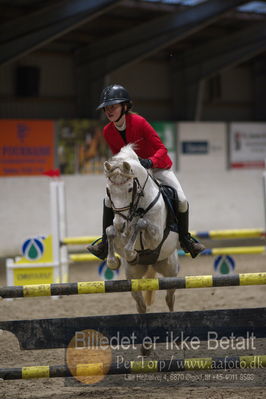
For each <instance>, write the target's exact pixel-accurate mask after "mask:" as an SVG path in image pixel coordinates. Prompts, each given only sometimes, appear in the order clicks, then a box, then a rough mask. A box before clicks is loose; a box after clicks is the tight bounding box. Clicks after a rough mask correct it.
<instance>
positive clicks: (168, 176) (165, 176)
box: [152, 168, 188, 212]
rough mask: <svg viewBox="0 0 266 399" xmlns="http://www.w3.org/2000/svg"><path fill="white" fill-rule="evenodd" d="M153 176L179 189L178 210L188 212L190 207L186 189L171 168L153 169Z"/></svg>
mask: <svg viewBox="0 0 266 399" xmlns="http://www.w3.org/2000/svg"><path fill="white" fill-rule="evenodd" d="M152 172H153V176H154V177H155V179H156V180H158V181H159V182H160V183H162V184H167V185H168V186H171V187H173V188H174V189H175V190H176V191H177V195H178V210H179V212H186V211H187V209H188V202H187V199H186V196H185V194H184V191H183V189H182V187H181V184H180V183H179V181H178V179H177V177H176V175H175V174H174V172H173V171H172V170H170V169H156V168H154V169H152Z"/></svg>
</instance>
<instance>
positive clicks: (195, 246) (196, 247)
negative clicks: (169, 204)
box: [175, 200, 205, 258]
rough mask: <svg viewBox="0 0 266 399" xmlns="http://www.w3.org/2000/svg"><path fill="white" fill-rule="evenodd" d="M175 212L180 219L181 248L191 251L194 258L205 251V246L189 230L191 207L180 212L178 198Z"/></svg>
mask: <svg viewBox="0 0 266 399" xmlns="http://www.w3.org/2000/svg"><path fill="white" fill-rule="evenodd" d="M175 212H176V217H177V220H178V231H179V241H180V245H181V248H182V249H183V250H184V251H185V252H187V253H190V255H191V257H192V258H196V256H198V255H199V254H200V253H201V252H202V251H204V249H205V247H204V245H203V244H201V243H200V242H199V241H197V240H196V239H195V238H193V237H192V236H191V234H190V233H189V231H188V214H189V207H188V208H187V210H186V212H180V211H179V210H178V200H176V201H175Z"/></svg>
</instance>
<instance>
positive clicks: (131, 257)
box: [125, 218, 147, 263]
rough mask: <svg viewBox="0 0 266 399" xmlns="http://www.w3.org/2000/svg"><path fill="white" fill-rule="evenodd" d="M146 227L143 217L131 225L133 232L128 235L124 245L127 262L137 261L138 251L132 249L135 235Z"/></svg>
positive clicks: (135, 238)
mask: <svg viewBox="0 0 266 399" xmlns="http://www.w3.org/2000/svg"><path fill="white" fill-rule="evenodd" d="M146 228H147V221H146V220H145V219H143V218H141V219H139V220H138V221H137V223H135V224H134V226H133V229H132V230H133V233H132V234H131V236H130V237H129V240H128V242H127V245H126V246H125V255H126V260H127V262H129V263H132V262H134V263H137V257H138V253H137V251H136V250H135V249H134V248H135V244H136V240H137V236H138V234H139V232H140V231H141V230H145V229H146Z"/></svg>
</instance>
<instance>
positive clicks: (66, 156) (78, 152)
mask: <svg viewBox="0 0 266 399" xmlns="http://www.w3.org/2000/svg"><path fill="white" fill-rule="evenodd" d="M56 130H57V138H58V162H59V168H60V172H61V173H62V174H77V173H80V174H88V173H103V163H104V161H106V160H107V159H108V158H109V156H110V155H111V154H110V152H109V150H108V146H107V144H106V142H105V140H104V138H103V135H102V125H101V124H100V122H99V121H93V120H88V119H73V120H67V119H62V120H59V121H58V122H56Z"/></svg>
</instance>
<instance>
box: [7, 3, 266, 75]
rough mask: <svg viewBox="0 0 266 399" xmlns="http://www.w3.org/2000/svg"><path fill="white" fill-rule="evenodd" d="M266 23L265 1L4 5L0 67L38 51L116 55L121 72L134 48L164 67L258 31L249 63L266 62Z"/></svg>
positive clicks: (83, 56)
mask: <svg viewBox="0 0 266 399" xmlns="http://www.w3.org/2000/svg"><path fill="white" fill-rule="evenodd" d="M221 4H222V5H221ZM225 4H226V6H225ZM222 7H224V8H223V9H222ZM205 16H206V17H205ZM265 22H266V1H251V2H250V1H240V0H239V1H237V0H227V1H226V2H225V1H224V2H221V1H218V0H90V1H84V0H60V1H59V0H45V1H44V0H0V50H1V51H0V64H2V65H3V64H6V63H10V62H13V61H15V60H17V59H19V58H21V57H23V56H24V55H26V54H30V53H33V52H35V51H38V52H47V53H60V54H66V55H67V54H69V55H72V56H74V57H76V60H77V62H78V63H79V62H81V63H82V62H87V60H90V59H91V58H92V57H94V56H95V57H96V56H97V57H101V56H102V55H103V54H105V53H107V52H109V54H110V53H111V52H112V51H114V52H116V53H118V52H120V54H119V57H118V58H119V61H118V62H120V65H124V64H126V63H128V60H124V57H123V56H122V53H123V52H124V51H125V50H127V51H130V49H131V48H132V58H134V57H135V60H141V59H157V60H160V59H161V60H165V59H167V58H169V57H172V56H180V55H182V54H183V53H185V52H187V51H191V50H195V49H196V48H198V47H199V46H204V45H206V44H207V43H209V42H211V41H213V40H221V39H226V38H227V39H228V40H230V38H231V37H232V40H236V41H237V40H240V39H239V37H241V36H245V34H246V35H247V37H248V38H250V37H251V36H252V35H253V33H254V32H255V33H254V35H255V36H254V40H253V44H254V46H256V51H253V52H252V51H251V52H250V58H252V57H256V56H257V55H259V56H265V53H266V51H265V49H266V32H265V30H266V23H265ZM250 35H251V36H250ZM252 37H253V36H252ZM107 40H108V42H107V44H106V46H105V42H106V41H107ZM118 42H119V43H121V44H120V45H118ZM157 43H158V45H157V46H156V44H157ZM258 43H259V44H258ZM104 46H105V48H104ZM251 46H252V44H251ZM107 47H108V48H107ZM136 49H137V50H138V51H137V50H136ZM134 51H135V53H134ZM247 58H248V57H247ZM123 62H124V64H123ZM245 62H248V59H247V60H246V61H245ZM115 67H117V65H116V66H115ZM115 67H114V68H115ZM106 72H108V71H103V73H106Z"/></svg>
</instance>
